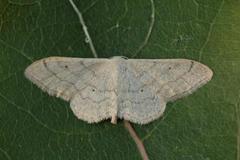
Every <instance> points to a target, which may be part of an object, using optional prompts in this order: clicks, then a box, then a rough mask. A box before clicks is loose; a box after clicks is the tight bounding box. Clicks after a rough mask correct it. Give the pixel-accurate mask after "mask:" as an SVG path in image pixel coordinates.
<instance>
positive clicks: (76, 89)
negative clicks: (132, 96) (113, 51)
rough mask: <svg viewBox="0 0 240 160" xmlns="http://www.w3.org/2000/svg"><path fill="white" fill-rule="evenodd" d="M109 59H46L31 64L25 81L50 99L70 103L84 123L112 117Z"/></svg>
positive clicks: (112, 102)
mask: <svg viewBox="0 0 240 160" xmlns="http://www.w3.org/2000/svg"><path fill="white" fill-rule="evenodd" d="M112 65H113V64H112V63H110V61H109V59H91V58H89V59H88V58H84V59H82V58H66V57H49V58H44V59H41V60H39V61H36V62H34V63H33V64H31V65H30V66H29V67H28V68H27V69H26V70H25V75H26V77H27V78H28V79H29V80H31V81H32V82H33V83H34V84H36V85H37V86H39V87H40V88H41V89H42V90H44V91H46V92H47V93H48V94H50V95H52V96H57V97H60V98H62V99H64V100H66V101H70V106H71V109H72V110H73V112H74V114H75V115H76V116H77V117H78V118H79V119H82V120H85V121H87V122H90V123H91V122H98V121H100V120H102V119H107V118H109V117H111V115H110V112H111V111H112V110H113V108H116V107H115V105H116V104H115V102H116V100H115V99H116V95H115V94H114V89H115V88H114V87H115V84H114V82H115V80H114V79H113V76H112V74H111V72H110V71H109V70H110V69H111V68H113V67H112Z"/></svg>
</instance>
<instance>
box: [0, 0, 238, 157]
mask: <svg viewBox="0 0 240 160" xmlns="http://www.w3.org/2000/svg"><path fill="white" fill-rule="evenodd" d="M75 2H76V5H77V7H78V8H79V10H80V11H81V12H82V14H83V17H84V20H85V22H86V25H87V27H88V30H89V33H90V36H91V37H92V40H93V43H94V45H95V48H96V51H97V53H98V56H99V57H111V56H116V55H124V56H127V57H129V58H131V57H135V58H187V59H194V60H197V61H200V62H202V63H204V64H206V65H208V66H209V67H210V68H212V69H213V71H214V77H213V80H212V81H210V82H209V83H208V84H207V85H205V86H204V87H202V88H201V89H199V90H198V91H197V92H195V93H194V94H192V95H190V96H188V97H185V98H183V99H181V100H177V101H176V102H174V103H169V104H168V105H167V110H166V112H165V114H164V116H163V117H162V118H161V119H159V120H156V121H154V122H153V123H151V124H149V125H144V126H141V125H134V127H135V129H136V131H137V133H138V134H139V135H140V137H141V139H142V140H143V141H144V144H145V147H146V150H147V152H148V154H149V157H150V159H167V160H175V159H178V160H213V159H214V160H233V159H235V160H240V85H239V82H240V67H239V66H240V27H239V26H240V21H239V19H240V12H239V10H240V3H239V1H234V0H226V1H225V0H211V1H207V0H201V1H200V0H182V1H173V0H170V1H169V0H141V1H140V0H139V1H137V0H81V1H80V0H78V1H77V0H75ZM48 56H68V57H70V56H74V57H93V54H92V52H91V50H90V48H89V45H88V43H86V40H85V35H84V32H83V29H82V26H81V24H80V23H79V20H78V17H77V15H76V13H75V12H74V10H73V8H72V7H71V5H70V3H69V1H68V0H51V1H40V0H1V1H0V159H9V160H10V159H19V160H23V159H35V160H38V159H39V160H40V159H41V160H42V159H49V160H55V159H56V160H57V159H58V160H68V159H69V160H72V159H99V160H100V159H131V160H132V159H141V157H140V155H139V153H138V150H137V148H136V146H135V143H134V141H133V140H132V139H131V137H130V135H129V134H128V132H127V131H126V130H125V128H124V127H123V123H122V122H120V123H119V124H118V125H116V126H115V125H112V124H110V123H109V121H104V122H101V123H99V124H93V125H90V124H87V123H85V122H83V121H81V120H78V119H77V118H76V117H75V116H74V115H73V113H72V111H71V110H70V108H69V104H68V103H66V102H64V101H62V100H60V99H57V98H54V97H50V96H48V95H47V94H46V93H43V92H42V91H41V90H40V89H38V88H37V87H36V86H35V85H33V84H32V83H31V82H30V81H28V80H26V79H25V77H24V74H23V72H24V69H25V68H26V67H27V66H28V65H29V64H31V63H32V62H33V61H35V60H37V59H40V58H43V57H48Z"/></svg>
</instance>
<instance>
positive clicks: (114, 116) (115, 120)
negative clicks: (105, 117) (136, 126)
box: [111, 114, 117, 124]
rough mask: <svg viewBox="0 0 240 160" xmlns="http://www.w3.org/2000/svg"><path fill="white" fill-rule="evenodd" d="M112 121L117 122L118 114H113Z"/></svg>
mask: <svg viewBox="0 0 240 160" xmlns="http://www.w3.org/2000/svg"><path fill="white" fill-rule="evenodd" d="M111 123H112V124H117V115H116V114H114V115H112V119H111Z"/></svg>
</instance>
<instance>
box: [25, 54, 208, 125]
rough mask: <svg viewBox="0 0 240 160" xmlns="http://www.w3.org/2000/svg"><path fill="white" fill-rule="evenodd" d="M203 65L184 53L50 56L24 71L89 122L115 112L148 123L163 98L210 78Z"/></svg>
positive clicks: (169, 98)
mask: <svg viewBox="0 0 240 160" xmlns="http://www.w3.org/2000/svg"><path fill="white" fill-rule="evenodd" d="M212 75H213V72H212V71H211V69H209V68H208V67H207V66H206V65H204V64H201V63H199V62H196V61H193V60H188V59H126V58H122V57H114V58H110V59H107V58H98V59H96V58H67V57H49V58H44V59H41V60H38V61H36V62H34V63H33V64H31V65H30V66H29V67H28V68H27V69H26V70H25V76H26V77H27V78H28V79H29V80H31V81H32V82H33V83H34V84H36V85H37V86H38V87H40V88H41V89H42V90H43V91H46V92H47V93H48V94H49V95H52V96H56V97H60V98H62V99H64V100H66V101H69V102H70V106H71V109H72V111H73V113H74V114H75V115H76V116H77V118H79V119H81V120H84V121H87V122H89V123H93V122H99V121H102V120H104V119H108V118H111V122H112V123H116V121H117V118H120V119H124V120H128V121H130V122H133V123H138V124H147V123H149V122H151V121H153V120H156V119H158V118H159V117H160V116H161V115H162V114H163V112H164V110H165V107H166V104H167V102H169V101H174V100H176V99H178V98H181V97H184V96H186V95H189V94H191V93H192V92H193V91H195V90H196V89H197V88H199V87H201V86H202V85H204V84H206V83H207V82H208V81H209V80H211V78H212Z"/></svg>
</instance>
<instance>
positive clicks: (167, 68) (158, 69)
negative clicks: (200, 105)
mask: <svg viewBox="0 0 240 160" xmlns="http://www.w3.org/2000/svg"><path fill="white" fill-rule="evenodd" d="M126 66H127V69H125V70H126V74H127V76H126V77H127V79H128V80H127V81H126V83H127V86H125V87H123V88H128V90H129V93H128V94H125V95H124V96H122V97H123V98H122V100H121V102H122V105H121V112H120V114H119V115H120V117H122V118H124V119H127V120H130V121H132V122H135V123H140V124H145V123H149V122H151V121H153V120H155V119H157V118H159V117H160V116H161V115H162V114H163V112H164V110H165V106H166V103H167V102H169V101H173V100H176V99H178V98H181V97H183V96H186V95H188V94H191V93H192V92H193V91H195V90H196V89H197V88H199V87H201V86H202V85H204V84H206V83H207V82H208V81H209V80H210V79H211V77H212V71H211V70H210V69H209V68H208V67H207V66H205V65H203V64H201V63H199V62H196V61H192V60H186V59H156V60H154V59H152V60H151V59H129V60H126Z"/></svg>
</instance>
